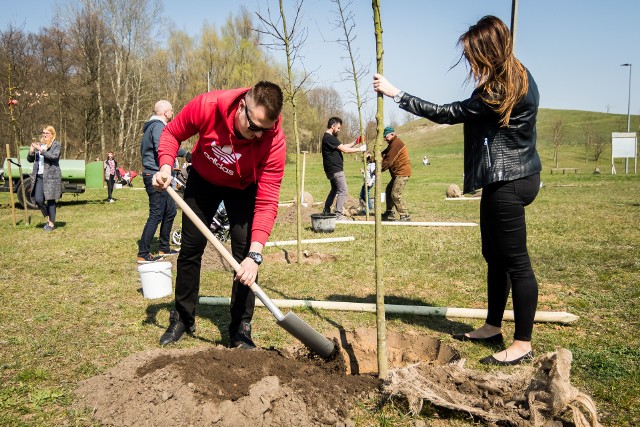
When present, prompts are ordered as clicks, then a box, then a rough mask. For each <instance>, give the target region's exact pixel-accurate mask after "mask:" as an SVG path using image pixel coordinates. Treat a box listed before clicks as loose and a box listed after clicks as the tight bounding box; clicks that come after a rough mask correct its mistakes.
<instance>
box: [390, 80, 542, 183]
mask: <svg viewBox="0 0 640 427" xmlns="http://www.w3.org/2000/svg"><path fill="white" fill-rule="evenodd" d="M527 76H528V78H529V90H528V92H527V94H526V95H525V97H524V98H522V100H521V101H520V102H519V103H518V104H517V105H516V106H515V107H514V108H513V111H512V113H511V118H510V119H509V126H507V127H500V125H499V116H498V115H497V114H496V113H495V112H494V111H493V110H492V109H491V107H489V106H488V105H487V104H485V103H484V102H483V101H482V100H481V99H480V96H479V94H478V91H477V89H476V90H475V91H473V94H472V95H471V98H469V99H466V100H464V101H459V102H454V103H452V104H445V105H436V104H433V103H431V102H428V101H424V100H422V99H420V98H417V97H415V96H413V95H409V94H407V93H405V94H404V95H403V96H402V99H401V100H400V108H402V109H403V110H406V111H409V112H410V113H412V114H415V115H416V116H421V117H425V118H427V119H429V120H431V121H434V122H436V123H443V124H457V123H464V189H463V192H464V193H469V192H470V191H473V190H477V189H478V188H481V187H484V186H485V185H487V184H491V183H494V182H498V181H513V180H516V179H518V178H524V177H526V176H529V175H534V174H536V173H539V172H540V171H541V170H542V163H541V162H540V156H538V152H537V150H536V116H537V114H538V103H539V100H540V95H539V93H538V86H537V85H536V82H535V81H534V80H533V77H532V76H531V74H530V73H529V71H528V70H527Z"/></svg>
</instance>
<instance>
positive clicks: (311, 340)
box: [276, 312, 335, 359]
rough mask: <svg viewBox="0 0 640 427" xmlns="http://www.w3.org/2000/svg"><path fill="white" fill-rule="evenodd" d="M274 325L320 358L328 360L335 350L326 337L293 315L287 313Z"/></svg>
mask: <svg viewBox="0 0 640 427" xmlns="http://www.w3.org/2000/svg"><path fill="white" fill-rule="evenodd" d="M276 323H277V324H278V325H279V326H281V327H282V328H283V329H284V330H285V331H287V332H289V333H290V334H291V335H293V336H294V337H296V338H297V339H298V340H300V342H301V343H302V344H304V345H306V346H307V347H308V348H310V349H311V350H313V351H314V352H316V353H317V354H318V355H319V356H320V357H322V358H324V359H329V358H330V357H331V356H332V355H333V352H334V350H335V345H334V343H333V342H332V341H331V340H329V339H328V338H327V337H324V336H322V335H320V334H319V333H318V332H317V331H316V330H315V329H313V328H312V327H311V326H309V325H307V324H306V323H305V321H304V320H302V319H301V318H299V317H298V316H296V315H295V313H292V312H289V313H287V314H286V315H285V316H284V318H283V319H282V320H278V321H276Z"/></svg>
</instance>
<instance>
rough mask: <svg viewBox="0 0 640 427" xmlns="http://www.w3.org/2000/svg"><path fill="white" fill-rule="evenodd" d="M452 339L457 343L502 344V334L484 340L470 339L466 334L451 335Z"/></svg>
mask: <svg viewBox="0 0 640 427" xmlns="http://www.w3.org/2000/svg"><path fill="white" fill-rule="evenodd" d="M452 337H453V339H455V340H458V341H471V342H477V343H485V344H502V343H504V338H503V337H502V333H498V334H495V335H492V336H490V337H486V338H472V337H470V336H468V335H467V334H453V335H452Z"/></svg>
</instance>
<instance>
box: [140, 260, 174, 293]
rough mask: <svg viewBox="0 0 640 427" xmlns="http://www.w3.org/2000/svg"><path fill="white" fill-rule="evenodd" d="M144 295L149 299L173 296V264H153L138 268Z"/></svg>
mask: <svg viewBox="0 0 640 427" xmlns="http://www.w3.org/2000/svg"><path fill="white" fill-rule="evenodd" d="M138 273H140V282H141V283H142V295H143V296H144V297H145V298H148V299H156V298H162V297H166V296H167V295H171V281H172V278H171V263H170V262H151V263H149V264H142V265H139V266H138Z"/></svg>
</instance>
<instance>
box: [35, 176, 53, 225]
mask: <svg viewBox="0 0 640 427" xmlns="http://www.w3.org/2000/svg"><path fill="white" fill-rule="evenodd" d="M33 196H34V199H35V202H36V206H38V209H40V212H42V216H44V217H45V218H46V217H49V221H51V222H56V201H55V200H45V199H44V180H43V179H42V175H36V182H35V184H34V185H33Z"/></svg>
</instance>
